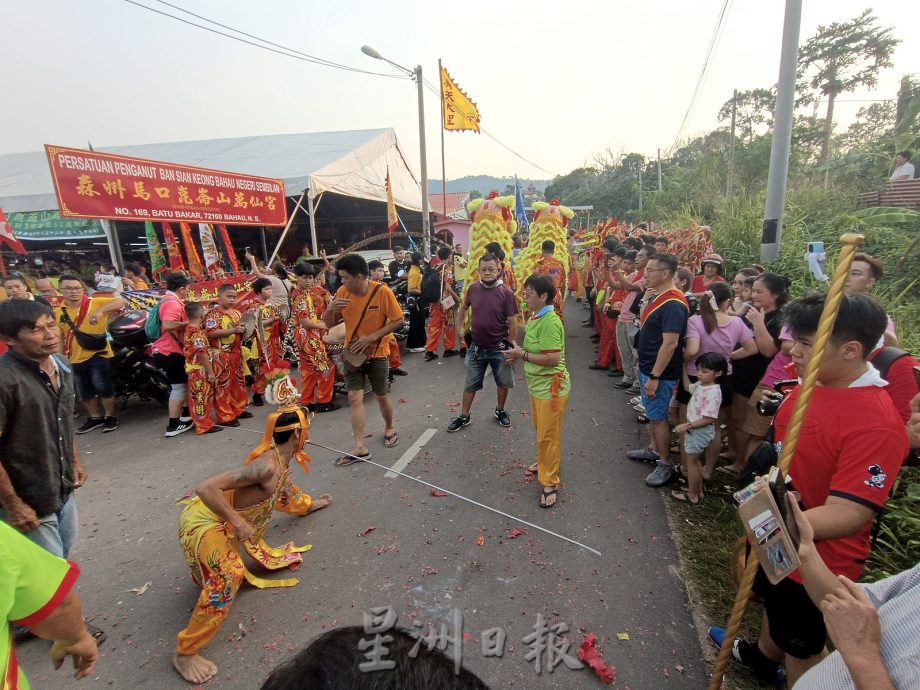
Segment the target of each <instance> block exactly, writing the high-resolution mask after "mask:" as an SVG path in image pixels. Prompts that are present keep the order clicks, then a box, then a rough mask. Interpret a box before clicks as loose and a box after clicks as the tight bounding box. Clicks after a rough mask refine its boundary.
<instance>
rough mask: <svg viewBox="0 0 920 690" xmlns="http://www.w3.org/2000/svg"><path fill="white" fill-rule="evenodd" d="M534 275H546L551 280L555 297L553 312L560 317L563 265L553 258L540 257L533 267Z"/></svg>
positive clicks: (563, 290) (562, 292) (563, 295)
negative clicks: (554, 289) (554, 288)
mask: <svg viewBox="0 0 920 690" xmlns="http://www.w3.org/2000/svg"><path fill="white" fill-rule="evenodd" d="M533 272H534V274H540V275H547V276H549V277H550V278H552V279H553V285H554V286H555V287H556V296H555V297H554V298H553V310H554V311H555V312H556V314H558V315H559V318H560V319H561V318H563V317H562V302H563V298H564V297H565V264H564V263H562V262H561V261H560V260H559V259H557V258H556V257H555V256H541V257H540V258H539V259H537V260H536V262H535V263H534V265H533Z"/></svg>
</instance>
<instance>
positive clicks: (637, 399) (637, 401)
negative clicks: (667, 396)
mask: <svg viewBox="0 0 920 690" xmlns="http://www.w3.org/2000/svg"><path fill="white" fill-rule="evenodd" d="M629 404H630V405H641V404H642V396H641V395H637V396H636V397H635V398H630V399H629Z"/></svg>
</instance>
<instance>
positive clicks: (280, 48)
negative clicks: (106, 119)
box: [124, 0, 555, 175]
mask: <svg viewBox="0 0 920 690" xmlns="http://www.w3.org/2000/svg"><path fill="white" fill-rule="evenodd" d="M124 2H127V3H129V4H131V5H135V6H137V7H141V8H143V9H145V10H148V11H150V12H154V13H156V14H159V15H162V16H164V17H169V18H170V19H174V20H176V21H178V22H182V23H183V24H187V25H189V26H194V27H196V28H198V29H204V30H205V31H209V32H211V33H213V34H217V35H219V36H224V37H226V38H230V39H233V40H234V41H239V42H240V43H245V44H247V45H251V46H254V47H256V48H262V49H263V50H268V51H270V52H272V53H277V54H278V55H284V56H287V57H292V58H295V59H297V60H301V61H303V62H310V63H313V64H316V65H319V66H321V67H331V68H334V69H341V70H345V71H348V72H356V73H359V74H369V75H372V76H375V77H387V78H390V79H409V78H410V77H408V76H405V75H402V74H386V73H383V72H372V71H370V70H364V69H360V68H358V67H350V66H348V65H343V64H341V63H338V62H333V61H332V60H326V59H325V58H321V57H317V56H315V55H310V54H309V53H304V52H302V51H299V50H296V49H294V48H289V47H287V46H285V45H282V44H280V43H275V42H273V41H269V40H268V39H265V38H262V37H260V36H256V35H255V34H251V33H247V32H245V31H242V30H241V29H237V28H234V27H232V26H229V25H227V24H223V23H221V22H218V21H215V20H213V19H209V18H208V17H205V16H203V15H200V14H196V13H194V12H191V11H190V10H186V9H184V8H182V7H180V6H178V5H174V4H172V3H170V2H166V0H156V2H159V3H160V4H162V5H166V6H167V7H171V8H173V9H175V10H178V11H180V12H184V13H185V14H188V15H190V16H192V17H195V18H196V19H201V20H202V21H205V22H208V23H210V24H214V25H215V26H219V27H221V28H223V29H227V30H228V31H233V32H235V33H237V34H240V35H241V36H246V37H248V38H251V39H254V40H255V41H260V43H254V42H253V41H249V40H246V38H241V37H240V36H234V35H233V34H228V33H225V32H223V31H218V30H217V29H214V28H212V27H210V26H205V25H203V24H198V23H196V22H193V21H189V20H187V19H184V18H182V17H177V16H176V15H174V14H170V13H169V12H164V11H162V10H158V9H156V8H154V7H149V6H147V5H144V4H141V3H140V2H137V1H136V0H124ZM263 44H265V45H263ZM424 82H425V85H426V86H427V87H428V89H429V90H430V91H432V92H433V93H435V94H437V95H438V97H439V98H440V90H439V89H438V88H437V87H435V86H434V85H433V84H432V83H431V82H429V81H428V80H427V79H425V80H424ZM442 126H443V125H442ZM480 130H481V131H482V133H483V134H485V135H486V136H487V137H489V138H490V139H492V140H493V141H494V142H495V143H497V144H498V145H499V146H501V147H502V148H504V149H506V150H508V151H510V152H511V153H512V154H514V155H515V156H517V157H518V158H520V159H521V160H522V161H524V162H525V163H527V164H528V165H532V166H533V167H535V168H537V169H538V170H542V171H543V172H545V173H546V174H547V175H555V173H553V172H551V171H549V170H547V169H546V168H544V167H542V166H540V165H537V164H536V163H534V162H533V161H531V160H529V159H527V158H525V157H524V156H523V155H521V154H520V153H518V152H517V151H515V150H514V149H512V148H511V147H510V146H508V145H507V144H505V143H504V142H503V141H501V140H500V139H498V138H497V137H496V136H495V135H493V134H492V133H490V132H488V131H487V130H485V129H483V128H480Z"/></svg>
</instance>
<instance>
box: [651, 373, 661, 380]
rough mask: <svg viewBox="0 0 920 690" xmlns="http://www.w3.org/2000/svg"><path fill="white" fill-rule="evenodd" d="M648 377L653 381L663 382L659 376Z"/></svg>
mask: <svg viewBox="0 0 920 690" xmlns="http://www.w3.org/2000/svg"><path fill="white" fill-rule="evenodd" d="M648 377H649V378H650V379H651V380H652V381H659V380H661V377H660V376H658V374H649V375H648Z"/></svg>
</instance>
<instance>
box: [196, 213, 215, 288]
mask: <svg viewBox="0 0 920 690" xmlns="http://www.w3.org/2000/svg"><path fill="white" fill-rule="evenodd" d="M198 239H199V240H201V253H202V256H204V270H205V273H207V274H208V275H210V274H212V273H217V271H219V270H220V253H219V252H218V251H217V243H216V242H215V241H214V232H213V231H212V229H211V226H210V225H209V224H208V223H198Z"/></svg>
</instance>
